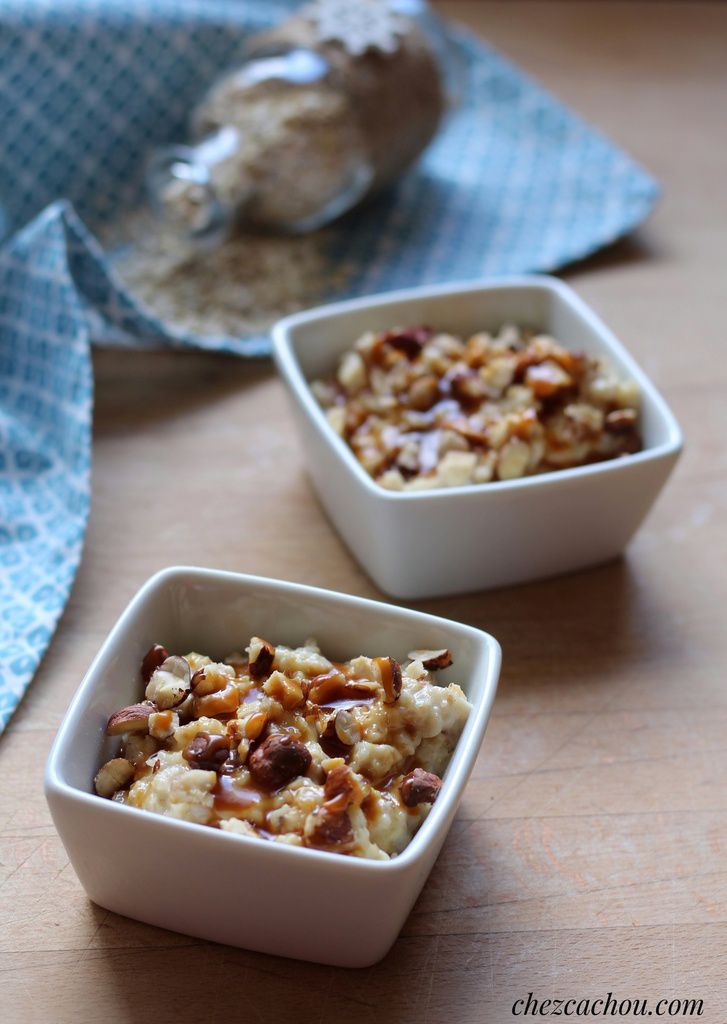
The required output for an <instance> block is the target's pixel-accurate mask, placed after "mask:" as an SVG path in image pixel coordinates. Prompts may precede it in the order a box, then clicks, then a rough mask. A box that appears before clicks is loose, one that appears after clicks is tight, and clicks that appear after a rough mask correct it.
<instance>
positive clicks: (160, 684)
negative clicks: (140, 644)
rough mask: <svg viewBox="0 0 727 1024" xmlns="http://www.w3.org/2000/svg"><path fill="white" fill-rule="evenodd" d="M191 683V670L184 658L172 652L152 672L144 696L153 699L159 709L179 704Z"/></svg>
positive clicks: (164, 709) (166, 708)
mask: <svg viewBox="0 0 727 1024" xmlns="http://www.w3.org/2000/svg"><path fill="white" fill-rule="evenodd" d="M191 685H192V672H191V669H190V667H189V662H188V661H187V659H186V658H182V657H180V655H178V654H173V655H171V657H169V658H165V659H164V661H163V662H162V664H161V665H160V666H159V668H157V669H156V670H155V671H154V673H153V674H152V677H151V679H150V680H149V683H148V685H147V688H146V697H147V699H148V700H152V701H154V703H155V704H156V706H157V707H158V708H159V709H160V710H161V711H168V710H169V708H175V707H176V706H177V705H178V704H181V703H182V701H183V700H184V698H185V697H186V696H187V694H188V693H189V692H190V689H191Z"/></svg>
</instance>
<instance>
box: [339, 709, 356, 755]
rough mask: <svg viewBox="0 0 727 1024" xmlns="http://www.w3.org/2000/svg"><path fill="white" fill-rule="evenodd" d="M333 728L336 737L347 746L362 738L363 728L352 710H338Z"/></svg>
mask: <svg viewBox="0 0 727 1024" xmlns="http://www.w3.org/2000/svg"><path fill="white" fill-rule="evenodd" d="M333 728H334V731H335V733H336V738H337V739H338V740H339V742H340V743H344V744H345V745H346V746H347V747H352V746H353V745H354V743H356V742H357V741H358V740H360V739H361V729H360V728H359V725H358V722H357V721H356V719H355V718H354V717H353V715H352V714H351V712H350V711H347V710H346V709H345V708H341V710H340V711H337V712H336V714H335V716H334V719H333Z"/></svg>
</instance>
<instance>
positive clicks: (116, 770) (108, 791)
mask: <svg viewBox="0 0 727 1024" xmlns="http://www.w3.org/2000/svg"><path fill="white" fill-rule="evenodd" d="M133 775H134V766H133V765H132V764H131V762H130V761H127V760H126V758H125V757H114V758H113V759H112V760H111V761H107V762H106V764H105V765H104V766H103V767H102V768H101V770H100V771H99V773H98V775H97V776H96V778H95V779H94V780H93V782H94V786H95V787H96V792H97V793H98V795H99V796H105V797H111V796H113V795H114V793H116V792H117V791H118V790H120V789H123V788H124V786H125V785H126V784H127V783H128V782H130V781H131V779H132V778H133Z"/></svg>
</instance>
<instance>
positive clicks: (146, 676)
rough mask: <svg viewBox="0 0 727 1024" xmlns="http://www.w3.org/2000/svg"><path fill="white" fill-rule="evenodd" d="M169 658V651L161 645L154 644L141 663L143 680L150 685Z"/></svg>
mask: <svg viewBox="0 0 727 1024" xmlns="http://www.w3.org/2000/svg"><path fill="white" fill-rule="evenodd" d="M168 657H169V651H168V650H167V649H166V647H162V645H161V644H154V645H153V646H152V647H150V648H149V650H148V651H147V652H146V654H145V655H144V659H143V661H142V663H141V678H142V679H143V680H144V682H145V683H148V682H149V680H150V679H151V677H152V676H153V674H154V672H156V670H157V669H158V668H159V666H160V665H161V664H162V662H164V661H166V660H167V658H168Z"/></svg>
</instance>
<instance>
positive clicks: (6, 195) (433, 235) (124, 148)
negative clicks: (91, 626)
mask: <svg viewBox="0 0 727 1024" xmlns="http://www.w3.org/2000/svg"><path fill="white" fill-rule="evenodd" d="M292 6H295V4H291V3H290V2H288V0H266V3H265V4H262V3H259V2H255V0H239V2H236V3H233V2H231V0H227V2H223V0H147V2H139V0H0V236H2V235H3V234H5V235H6V236H7V237H6V242H5V244H4V247H3V248H2V249H0V729H2V728H3V727H4V725H5V724H6V722H7V720H8V719H9V717H10V715H11V713H12V711H13V710H14V708H15V707H16V705H17V703H18V701H19V700H20V698H21V696H22V694H23V693H24V691H25V689H26V687H27V686H28V683H29V682H30V680H31V678H32V676H33V673H34V672H35V670H36V668H37V666H38V662H39V661H40V659H41V657H42V655H43V653H44V651H45V649H46V647H47V645H48V642H49V640H50V638H51V636H52V634H53V630H54V629H55V626H56V624H57V621H58V618H59V616H60V614H61V612H62V610H63V608H64V606H65V604H66V601H67V599H68V594H69V590H70V587H71V584H72V582H73V579H74V576H75V573H76V570H77V568H78V564H79V561H80V557H81V548H82V544H83V535H84V529H85V524H86V519H87V516H88V504H89V474H90V436H91V412H92V393H93V381H92V371H91V359H90V344H91V343H92V342H94V343H100V344H106V345H123V346H127V347H139V346H155V347H158V346H159V345H175V346H190V345H194V346H198V347H204V348H209V349H215V350H224V351H229V352H234V353H237V354H239V355H242V356H246V355H262V354H265V353H267V351H268V339H267V337H265V336H261V335H258V336H251V337H245V338H197V337H192V336H187V335H183V334H180V333H178V332H172V331H170V330H169V329H167V328H166V327H165V326H164V325H163V324H161V323H160V322H159V321H158V320H156V319H154V318H153V317H152V316H150V315H148V314H146V313H144V311H142V310H141V309H139V308H138V306H137V305H136V304H135V303H134V302H133V300H132V299H131V298H130V297H129V296H128V295H127V294H126V293H125V292H124V290H123V289H122V288H121V287H120V286H119V285H118V283H117V282H116V281H115V280H114V279H113V275H112V274H111V272H110V271H109V269H108V266H107V263H106V260H105V257H104V253H103V251H102V250H101V248H100V247H99V246H98V244H97V243H96V242H95V240H94V238H93V236H92V235H91V234H90V233H89V231H88V230H87V229H86V227H84V224H83V223H82V221H81V219H80V217H79V214H80V216H81V217H83V218H84V220H85V221H86V222H87V223H91V224H100V223H103V222H104V221H105V220H108V219H109V218H111V217H114V216H118V215H119V213H120V212H122V211H124V210H126V209H128V208H130V207H131V206H133V205H134V204H135V203H136V202H138V199H139V194H140V185H141V177H142V173H143V172H142V168H143V164H144V158H145V156H146V154H147V153H148V151H149V149H150V147H152V146H156V145H158V144H160V143H161V142H164V141H169V140H178V139H180V138H183V136H184V123H185V118H186V115H187V113H188V111H189V109H190V107H191V106H192V105H193V104H194V102H195V101H196V100H197V99H198V97H199V95H200V93H201V91H202V90H203V88H204V86H205V85H206V84H208V83H209V82H210V81H211V80H212V79H213V78H214V77H215V76H216V75H217V74H218V73H219V71H220V70H221V69H224V68H225V67H226V66H228V65H229V64H230V63H232V62H234V60H235V58H236V57H237V56H238V55H239V54H240V52H241V45H242V39H243V35H244V32H245V31H247V30H248V29H250V28H253V29H258V28H261V27H263V26H264V25H265V24H269V23H271V22H273V21H276V20H278V19H279V18H281V17H283V16H284V15H285V14H286V13H287V12H288V11H289V10H290V9H291V7H292ZM453 44H454V45H453V58H452V59H454V60H456V61H457V62H458V64H459V71H460V80H461V83H462V85H461V88H462V96H461V101H460V106H459V108H458V110H457V111H456V113H455V114H453V115H452V116H451V117H450V118H449V120H448V122H447V124H446V126H445V128H444V130H443V131H442V132H441V134H440V136H439V137H438V139H437V140H436V142H435V143H434V144H433V145H432V146H431V147H430V149H429V151H428V152H427V154H426V156H425V158H424V159H423V160H422V161H421V163H420V164H419V166H418V167H417V168H416V169H415V170H414V171H412V172H411V173H410V174H409V175H408V176H407V177H406V178H405V179H404V180H403V182H402V183H401V184H400V186H399V187H398V188H397V189H396V190H395V191H394V192H392V193H391V194H390V195H388V196H386V197H384V198H381V199H379V200H378V201H377V203H376V204H374V205H372V206H369V207H368V208H367V209H365V210H362V211H359V212H354V213H353V214H350V215H349V216H348V217H346V218H344V220H343V221H342V222H341V223H340V224H339V225H338V227H336V228H335V229H334V230H333V231H332V232H331V237H332V242H331V249H330V259H331V261H332V262H338V261H341V260H345V261H347V262H348V263H349V264H351V265H352V266H353V267H354V273H353V274H352V276H350V277H349V279H348V281H347V284H346V288H345V294H346V295H356V294H361V293H363V292H372V291H384V290H387V289H391V288H398V287H404V286H408V285H414V284H424V283H427V282H433V281H447V280H465V279H472V278H476V277H480V276H482V275H484V274H497V273H508V272H518V271H535V270H551V269H554V268H556V267H559V266H562V265H563V264H565V263H568V262H570V261H572V260H574V259H577V258H579V257H582V256H585V255H587V254H588V253H590V252H592V251H593V250H595V249H597V248H598V247H600V246H602V245H604V244H606V243H608V242H611V241H613V240H614V239H616V238H617V237H618V236H620V235H622V234H624V233H625V232H626V231H628V230H630V229H631V228H633V227H634V226H635V225H636V224H638V223H639V221H641V220H642V219H643V217H644V216H645V215H646V214H647V213H648V211H649V209H650V208H651V206H652V204H653V203H654V200H655V198H656V196H657V192H658V189H657V186H656V184H655V183H654V181H653V180H652V179H651V178H650V177H649V176H648V175H647V174H646V173H645V172H644V171H643V170H642V169H640V168H639V167H638V166H637V165H635V164H634V162H633V161H632V160H631V159H629V157H627V156H626V155H625V154H624V153H622V152H621V151H620V150H619V149H617V148H616V147H615V146H613V145H612V144H611V143H610V142H608V141H607V140H606V139H604V138H603V137H601V136H600V135H599V134H598V133H596V132H595V131H594V130H593V129H592V128H590V127H589V126H587V125H586V124H584V123H583V122H582V121H580V120H579V119H578V118H577V117H575V116H574V115H573V114H572V113H571V112H570V111H568V110H566V109H565V108H564V107H563V106H561V105H560V104H559V103H558V102H557V101H556V100H554V99H553V97H551V96H549V95H548V94H547V93H546V92H544V91H543V90H542V89H541V88H540V87H538V86H537V85H536V84H534V83H533V82H532V81H530V80H529V79H528V78H527V77H526V76H525V75H523V74H522V73H521V72H520V71H519V70H518V69H517V68H515V67H513V66H512V65H511V64H509V63H508V62H507V61H505V60H503V59H502V58H501V57H499V56H498V55H497V54H495V53H493V52H492V51H491V50H490V49H488V48H487V47H486V46H485V45H484V44H482V43H480V42H479V41H477V40H475V39H473V38H472V37H470V36H469V35H467V34H466V33H464V32H456V33H455V35H454V39H453ZM61 198H62V200H63V201H58V200H60V199H61ZM68 200H71V201H72V203H73V206H72V205H71V204H70V203H69V202H68ZM48 204H51V205H48ZM44 207H46V208H45V209H43V208H44ZM74 207H75V210H74ZM40 211H42V212H40ZM76 211H77V212H76ZM30 218H35V219H33V220H31V222H30V223H29V224H28V226H26V227H25V228H22V225H23V224H25V223H26V222H27V221H28V220H29V219H30ZM21 228H22V229H21ZM13 231H15V232H16V233H15V234H12V232H13ZM330 297H333V295H332V293H329V294H326V295H323V296H312V297H311V301H315V300H316V299H318V300H320V299H321V298H330ZM337 297H340V296H337Z"/></svg>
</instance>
